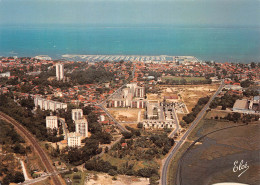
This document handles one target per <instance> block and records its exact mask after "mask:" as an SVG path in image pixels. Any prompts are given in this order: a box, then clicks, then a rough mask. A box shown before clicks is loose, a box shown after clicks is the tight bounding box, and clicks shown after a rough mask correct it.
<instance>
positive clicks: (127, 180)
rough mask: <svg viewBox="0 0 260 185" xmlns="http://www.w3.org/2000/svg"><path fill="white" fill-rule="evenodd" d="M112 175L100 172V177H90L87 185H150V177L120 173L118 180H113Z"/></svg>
mask: <svg viewBox="0 0 260 185" xmlns="http://www.w3.org/2000/svg"><path fill="white" fill-rule="evenodd" d="M112 178H113V177H112V176H110V175H107V174H98V179H97V180H96V181H95V180H94V179H90V180H89V181H88V182H87V183H86V185H148V184H149V179H147V178H137V177H131V176H125V175H118V176H117V180H112Z"/></svg>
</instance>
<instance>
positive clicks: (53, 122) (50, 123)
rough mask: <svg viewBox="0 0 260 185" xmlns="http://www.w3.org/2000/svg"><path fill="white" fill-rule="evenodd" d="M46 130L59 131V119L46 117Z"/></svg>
mask: <svg viewBox="0 0 260 185" xmlns="http://www.w3.org/2000/svg"><path fill="white" fill-rule="evenodd" d="M46 128H50V129H58V117H57V116H46Z"/></svg>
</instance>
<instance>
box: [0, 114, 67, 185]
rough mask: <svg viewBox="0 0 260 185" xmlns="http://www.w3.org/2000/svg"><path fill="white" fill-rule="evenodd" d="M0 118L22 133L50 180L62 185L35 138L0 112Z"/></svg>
mask: <svg viewBox="0 0 260 185" xmlns="http://www.w3.org/2000/svg"><path fill="white" fill-rule="evenodd" d="M0 118H1V119H3V120H5V121H6V122H8V123H10V124H12V125H13V126H14V127H15V128H16V129H18V130H19V131H20V133H22V135H23V136H24V138H26V139H27V140H28V141H29V142H30V143H31V145H32V146H33V148H34V149H35V151H36V152H37V153H38V155H39V157H40V159H41V161H42V163H43V165H44V167H45V169H46V171H47V173H49V174H53V175H52V177H51V178H52V180H53V182H54V184H55V185H62V184H63V183H62V181H61V180H60V177H59V175H58V173H57V172H56V170H55V169H54V168H53V166H52V162H51V160H50V159H49V158H48V155H47V154H46V153H45V151H44V150H43V149H42V148H41V146H40V145H39V143H38V142H37V140H36V139H35V137H34V136H33V135H32V134H31V133H30V132H29V131H28V130H27V129H26V128H24V127H23V126H22V125H21V124H20V123H18V122H17V121H16V120H14V119H13V118H11V117H10V116H8V115H6V114H5V113H3V112H0Z"/></svg>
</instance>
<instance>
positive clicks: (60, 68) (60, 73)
mask: <svg viewBox="0 0 260 185" xmlns="http://www.w3.org/2000/svg"><path fill="white" fill-rule="evenodd" d="M63 78H64V65H63V64H61V63H57V64H56V79H57V80H58V81H60V80H63Z"/></svg>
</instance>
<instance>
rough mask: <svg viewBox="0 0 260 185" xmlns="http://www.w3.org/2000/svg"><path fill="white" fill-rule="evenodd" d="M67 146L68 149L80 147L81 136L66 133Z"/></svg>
mask: <svg viewBox="0 0 260 185" xmlns="http://www.w3.org/2000/svg"><path fill="white" fill-rule="evenodd" d="M68 146H69V147H80V146H81V135H80V134H79V133H76V132H71V133H68Z"/></svg>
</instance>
